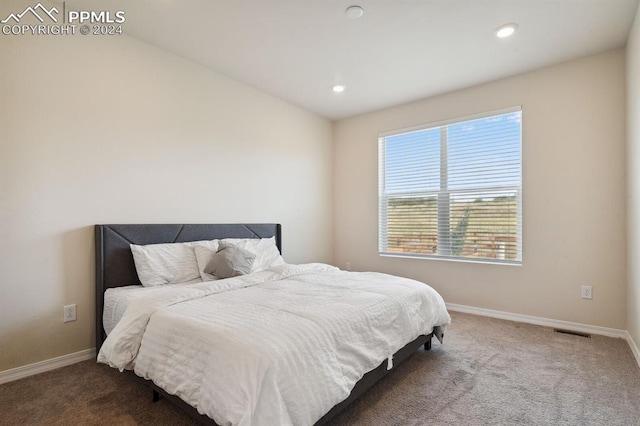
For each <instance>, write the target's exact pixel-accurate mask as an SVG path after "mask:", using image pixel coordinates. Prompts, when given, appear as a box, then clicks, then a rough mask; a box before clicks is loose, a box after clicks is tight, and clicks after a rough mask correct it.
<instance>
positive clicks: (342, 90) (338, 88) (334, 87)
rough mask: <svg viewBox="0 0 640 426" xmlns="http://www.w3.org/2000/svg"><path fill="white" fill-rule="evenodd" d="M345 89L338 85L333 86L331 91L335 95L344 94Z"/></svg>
mask: <svg viewBox="0 0 640 426" xmlns="http://www.w3.org/2000/svg"><path fill="white" fill-rule="evenodd" d="M344 89H345V87H344V86H343V85H341V84H336V85H335V86H333V87H332V88H331V90H333V93H342V92H344Z"/></svg>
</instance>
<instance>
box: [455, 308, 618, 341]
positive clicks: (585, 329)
mask: <svg viewBox="0 0 640 426" xmlns="http://www.w3.org/2000/svg"><path fill="white" fill-rule="evenodd" d="M447 309H449V310H451V311H455V312H464V313H467V314H474V315H481V316H484V317H491V318H499V319H504V320H508V321H516V322H524V323H527V324H535V325H541V326H544V327H551V328H562V329H564V330H573V331H579V332H582V333H591V334H598V335H601V336H607V337H616V338H618V339H625V340H627V335H628V334H629V333H627V331H626V330H618V329H617V328H607V327H600V326H597V325H589V324H582V323H579V322H569V321H561V320H554V319H549V318H542V317H534V316H530V315H521V314H513V313H511V312H502V311H494V310H492V309H484V308H475V307H473V306H465V305H456V304H454V303H447Z"/></svg>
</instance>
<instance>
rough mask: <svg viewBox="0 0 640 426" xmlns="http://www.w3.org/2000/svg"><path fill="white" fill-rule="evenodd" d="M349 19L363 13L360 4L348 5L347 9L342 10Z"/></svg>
mask: <svg viewBox="0 0 640 426" xmlns="http://www.w3.org/2000/svg"><path fill="white" fill-rule="evenodd" d="M344 13H345V14H346V15H347V18H349V19H358V18H360V17H361V16H362V15H364V9H362V8H361V7H360V6H349V7H348V8H347V10H345V11H344Z"/></svg>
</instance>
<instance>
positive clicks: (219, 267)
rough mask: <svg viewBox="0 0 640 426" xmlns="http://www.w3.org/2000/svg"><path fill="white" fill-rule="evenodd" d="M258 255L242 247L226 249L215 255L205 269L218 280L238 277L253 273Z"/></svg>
mask: <svg viewBox="0 0 640 426" xmlns="http://www.w3.org/2000/svg"><path fill="white" fill-rule="evenodd" d="M255 260H256V255H255V254H253V253H251V252H250V251H249V250H245V249H243V248H240V247H235V246H229V247H225V248H223V249H222V250H220V251H219V252H217V253H216V254H214V255H213V257H212V258H211V261H210V262H209V264H208V265H207V266H206V267H205V268H204V272H206V273H207V274H213V275H215V276H216V277H218V278H230V277H237V276H239V275H246V274H248V273H250V272H251V268H252V267H253V262H254V261H255Z"/></svg>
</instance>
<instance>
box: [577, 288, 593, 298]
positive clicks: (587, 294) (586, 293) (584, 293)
mask: <svg viewBox="0 0 640 426" xmlns="http://www.w3.org/2000/svg"><path fill="white" fill-rule="evenodd" d="M580 297H582V298H583V299H593V287H591V286H590V285H583V286H582V287H580Z"/></svg>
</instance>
